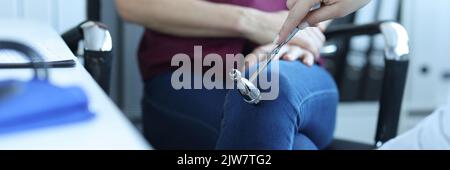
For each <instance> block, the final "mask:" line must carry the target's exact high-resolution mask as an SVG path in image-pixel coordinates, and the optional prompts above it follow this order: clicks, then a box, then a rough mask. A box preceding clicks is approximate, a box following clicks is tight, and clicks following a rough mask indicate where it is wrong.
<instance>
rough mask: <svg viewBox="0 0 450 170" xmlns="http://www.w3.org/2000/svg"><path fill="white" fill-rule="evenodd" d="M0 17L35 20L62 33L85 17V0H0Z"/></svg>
mask: <svg viewBox="0 0 450 170" xmlns="http://www.w3.org/2000/svg"><path fill="white" fill-rule="evenodd" d="M0 18H23V19H31V20H37V21H40V22H43V23H48V24H51V25H52V26H53V28H55V29H56V30H57V31H58V32H60V33H62V32H64V31H66V30H67V29H69V28H71V27H73V26H76V25H77V24H79V23H80V22H82V21H84V20H85V19H86V0H0Z"/></svg>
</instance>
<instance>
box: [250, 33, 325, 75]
mask: <svg viewBox="0 0 450 170" xmlns="http://www.w3.org/2000/svg"><path fill="white" fill-rule="evenodd" d="M325 40H326V39H325V35H324V34H323V33H322V31H321V30H320V29H319V28H317V27H310V28H307V29H305V30H303V31H300V32H299V34H297V36H296V37H295V38H294V39H293V40H292V41H291V42H289V44H287V45H285V46H284V47H283V48H282V49H281V50H280V53H278V55H277V56H275V60H279V59H282V60H286V61H295V60H301V61H302V62H303V63H304V64H305V65H307V66H313V65H314V62H315V61H317V60H318V59H319V57H320V49H321V48H322V47H323V45H324V44H325ZM275 47H276V45H274V44H268V45H264V46H261V47H259V48H257V49H255V51H253V52H252V53H251V54H250V55H248V56H247V57H246V64H247V65H246V66H247V67H246V68H249V67H251V66H254V65H255V64H257V63H258V62H264V61H265V59H266V58H267V55H268V54H270V52H272V50H273V49H274V48H275Z"/></svg>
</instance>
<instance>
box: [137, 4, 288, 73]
mask: <svg viewBox="0 0 450 170" xmlns="http://www.w3.org/2000/svg"><path fill="white" fill-rule="evenodd" d="M209 1H211V2H215V3H226V4H235V5H239V6H245V7H252V8H256V9H259V10H263V11H268V12H275V11H281V10H285V9H287V8H286V0H209ZM194 46H203V54H204V55H205V54H210V53H216V54H219V55H220V56H223V57H225V56H226V54H239V53H242V54H247V53H249V52H251V51H252V50H253V48H255V47H256V44H254V43H251V42H250V41H248V40H246V39H243V38H185V37H177V36H172V35H168V34H163V33H160V32H156V31H153V30H149V29H147V30H146V31H145V33H144V36H143V38H142V41H141V45H140V48H139V54H138V55H139V65H140V70H141V74H142V78H143V79H144V80H148V79H151V78H152V77H153V76H155V75H158V74H161V73H164V72H167V71H170V70H171V69H173V68H171V66H170V63H171V60H172V57H173V56H174V55H176V54H179V53H183V54H187V55H189V56H191V57H193V56H194Z"/></svg>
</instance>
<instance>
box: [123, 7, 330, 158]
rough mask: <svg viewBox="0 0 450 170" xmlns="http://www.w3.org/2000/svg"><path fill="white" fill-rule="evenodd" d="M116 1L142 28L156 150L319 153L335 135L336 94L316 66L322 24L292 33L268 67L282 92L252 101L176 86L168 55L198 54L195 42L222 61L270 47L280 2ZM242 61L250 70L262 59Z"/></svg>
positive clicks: (147, 117)
mask: <svg viewBox="0 0 450 170" xmlns="http://www.w3.org/2000/svg"><path fill="white" fill-rule="evenodd" d="M117 7H118V10H119V13H120V15H121V16H122V18H123V19H125V20H127V21H130V22H133V23H137V24H140V25H143V26H144V27H146V28H147V30H146V31H145V33H144V36H143V38H142V42H141V45H140V49H139V63H140V70H141V74H142V78H143V81H144V84H145V90H144V91H145V92H144V96H143V100H142V107H143V120H144V134H145V136H146V138H147V139H148V140H149V142H150V143H151V144H152V145H153V146H154V147H155V148H156V149H264V150H273V149H276V150H300V149H307V150H316V149H322V148H324V147H326V146H327V145H328V144H329V143H330V142H331V140H332V138H333V131H334V128H335V114H336V107H337V103H338V92H337V89H336V85H335V83H334V81H333V79H332V77H331V76H330V75H329V74H328V73H327V72H326V71H325V70H324V69H323V68H321V67H320V66H317V65H315V64H314V63H315V61H317V59H318V58H319V49H320V48H321V47H322V46H323V44H324V42H325V36H324V35H323V33H322V32H323V30H324V29H325V28H326V24H325V23H321V24H319V25H318V27H311V28H308V29H306V30H305V31H302V32H301V33H300V34H298V35H297V36H296V38H295V39H294V40H293V41H291V42H290V43H289V44H288V45H287V46H286V47H285V48H284V50H282V51H281V53H280V55H279V58H280V60H281V61H280V62H279V70H270V69H269V72H275V73H276V75H279V95H278V97H277V98H276V99H275V100H269V101H262V102H261V103H260V104H259V105H251V104H248V103H246V102H244V100H243V99H242V96H241V95H240V94H239V92H238V91H237V90H227V89H212V90H211V89H207V88H199V89H181V90H177V89H175V88H174V87H173V84H172V74H173V73H174V71H176V70H175V69H176V68H174V67H171V62H172V59H173V57H174V56H176V55H177V54H186V55H187V56H190V57H192V58H195V55H196V52H195V51H196V50H194V49H195V48H194V47H195V46H200V47H201V50H202V51H201V52H202V54H201V56H200V57H205V55H208V54H211V53H214V54H218V55H219V56H221V57H222V58H223V59H224V60H226V59H227V54H234V55H236V54H244V55H246V56H261V55H259V54H261V53H267V52H270V51H271V50H272V49H273V48H274V45H272V40H273V39H274V37H276V35H277V34H278V31H279V30H280V29H281V26H282V24H283V22H284V21H285V20H286V18H287V15H288V11H287V8H286V1H285V0H170V1H168V0H133V1H129V0H117ZM262 58H264V57H262ZM246 60H247V63H249V64H250V66H253V67H255V64H254V63H257V61H254V60H260V59H258V58H254V57H247V58H246ZM192 68H194V64H193V65H192ZM218 71H220V70H218ZM193 73H195V72H193ZM223 75H224V76H223V81H225V79H227V76H225V75H226V73H224V74H223ZM196 76H200V77H201V76H202V74H193V75H192V78H193V79H195V77H196ZM216 79H220V76H219V77H216ZM200 80H201V79H200Z"/></svg>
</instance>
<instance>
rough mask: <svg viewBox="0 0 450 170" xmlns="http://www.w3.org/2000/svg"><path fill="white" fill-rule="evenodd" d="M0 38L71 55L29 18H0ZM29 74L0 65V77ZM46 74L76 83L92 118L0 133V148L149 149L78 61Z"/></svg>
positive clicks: (53, 35)
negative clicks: (72, 122)
mask: <svg viewBox="0 0 450 170" xmlns="http://www.w3.org/2000/svg"><path fill="white" fill-rule="evenodd" d="M0 39H15V40H20V41H23V42H27V43H30V44H31V45H32V46H34V47H36V48H38V49H39V50H40V51H41V52H42V53H44V54H50V53H53V54H56V55H64V56H70V57H71V58H74V59H75V56H73V54H72V53H71V51H70V50H69V48H68V47H67V46H66V45H65V43H64V42H63V40H62V39H61V38H60V36H59V35H58V34H57V33H56V32H55V31H54V30H53V29H51V28H50V27H48V26H46V25H41V24H38V23H33V22H30V21H25V22H24V21H14V20H0ZM31 76H32V71H31V70H29V69H20V70H17V69H13V70H1V69H0V81H2V80H6V79H18V80H28V79H30V78H31ZM50 77H51V78H50V79H51V82H52V83H54V84H56V85H58V86H62V87H67V86H79V87H81V88H82V89H84V90H85V92H86V93H87V95H88V98H89V100H90V104H89V106H90V109H91V111H92V112H94V113H95V118H94V119H92V120H90V121H86V122H82V123H74V124H68V125H62V126H54V127H48V128H42V129H36V130H31V131H25V132H19V133H13V134H6V135H0V149H8V150H9V149H38V150H48V149H50V150H53V149H64V150H78V149H83V150H84V149H88V150H90V149H95V150H97V149H100V150H103V149H106V150H125V149H126V150H146V149H151V146H150V145H149V144H147V143H146V141H145V140H144V138H143V137H142V136H141V135H140V133H139V132H138V130H137V129H135V128H134V127H133V125H132V124H131V123H130V122H129V121H128V120H127V119H126V117H125V116H124V114H123V113H122V112H121V111H120V110H119V109H118V108H117V107H116V106H115V105H114V103H113V102H112V101H111V100H110V99H109V98H108V96H107V95H106V94H105V93H104V92H103V91H102V89H101V88H100V86H99V85H98V84H97V83H96V82H95V81H94V79H93V78H92V77H91V76H90V75H89V74H88V72H87V71H86V70H85V69H84V67H83V66H82V65H80V64H79V63H77V66H76V67H75V68H63V69H61V68H54V69H51V70H50Z"/></svg>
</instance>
